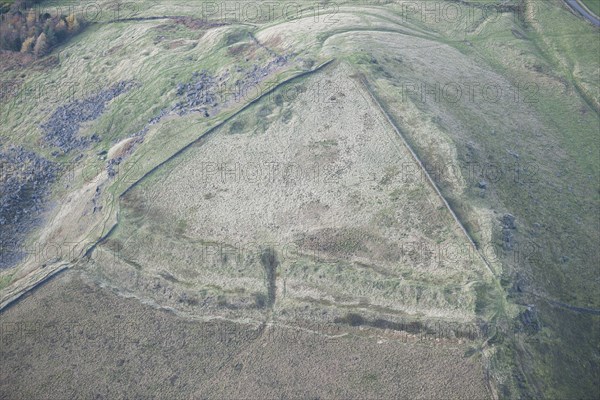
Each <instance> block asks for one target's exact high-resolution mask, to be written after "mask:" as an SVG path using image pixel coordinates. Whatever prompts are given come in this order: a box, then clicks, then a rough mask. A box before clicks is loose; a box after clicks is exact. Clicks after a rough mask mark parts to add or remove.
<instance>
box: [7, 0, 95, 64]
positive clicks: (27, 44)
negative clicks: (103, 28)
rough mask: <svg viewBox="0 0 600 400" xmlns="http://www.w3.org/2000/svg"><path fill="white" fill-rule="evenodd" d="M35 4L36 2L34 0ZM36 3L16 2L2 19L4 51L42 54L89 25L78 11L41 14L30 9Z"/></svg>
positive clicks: (21, 0) (20, 0) (22, 0)
mask: <svg viewBox="0 0 600 400" xmlns="http://www.w3.org/2000/svg"><path fill="white" fill-rule="evenodd" d="M34 3H35V2H34ZM31 4H32V2H25V1H24V0H18V1H15V2H14V3H13V4H12V6H11V7H10V8H9V9H8V11H7V12H5V13H2V15H1V18H0V50H9V51H14V52H21V53H30V54H34V55H35V56H36V57H41V56H43V55H44V54H46V53H48V52H49V50H50V49H52V47H54V46H56V45H58V44H60V43H62V42H63V41H65V40H66V39H68V38H69V37H71V36H73V35H75V34H77V33H78V32H79V31H80V30H81V29H82V28H83V25H84V24H85V21H83V20H82V19H80V18H77V17H76V16H75V14H71V15H68V16H64V15H55V16H52V15H50V14H49V13H43V14H42V13H39V12H37V11H36V10H34V9H33V8H28V7H27V6H30V5H31Z"/></svg>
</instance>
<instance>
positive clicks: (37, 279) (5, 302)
mask: <svg viewBox="0 0 600 400" xmlns="http://www.w3.org/2000/svg"><path fill="white" fill-rule="evenodd" d="M334 61H336V59H335V58H333V59H331V60H328V61H325V62H323V63H322V64H320V65H318V66H317V67H315V68H313V69H311V70H309V71H304V72H301V73H299V74H296V75H294V76H291V77H289V78H287V79H285V80H283V81H281V82H279V83H278V84H277V85H274V86H273V87H271V88H270V89H269V90H267V91H265V92H264V93H262V94H261V95H260V96H258V97H256V98H255V99H253V100H251V101H249V102H248V103H246V104H245V105H244V106H243V107H241V108H240V109H239V110H237V111H236V112H234V113H233V114H231V115H230V116H228V117H227V118H225V119H224V120H223V121H221V122H219V123H218V124H216V125H215V126H213V127H211V128H209V129H208V130H207V131H205V132H204V133H203V134H202V135H201V136H199V137H198V138H196V139H195V140H193V141H192V142H190V143H188V144H186V145H185V146H183V147H182V148H180V149H179V150H177V151H176V152H175V153H174V154H172V155H171V156H169V157H168V158H167V159H166V160H164V161H162V162H161V163H159V164H158V165H156V166H155V167H153V168H152V169H150V170H149V171H148V172H146V173H145V174H144V175H143V176H142V177H140V178H139V179H138V180H136V181H135V182H133V183H132V184H131V185H130V186H129V187H128V188H127V189H125V190H124V191H123V192H122V193H121V194H120V195H119V197H118V200H117V201H119V200H121V199H122V198H123V197H124V196H125V195H126V194H127V193H128V192H129V191H130V190H131V189H133V188H134V187H136V186H137V185H138V184H139V183H141V182H142V181H143V180H145V179H146V178H148V176H150V175H151V174H152V173H153V172H155V171H156V170H158V169H159V168H161V167H162V166H164V165H165V164H166V163H168V162H169V161H172V160H173V159H174V158H176V157H177V156H179V155H181V154H182V153H183V152H185V151H186V150H188V149H189V148H191V147H192V146H194V145H197V144H199V143H202V142H204V141H205V140H207V138H209V137H210V136H211V135H212V134H213V133H214V132H216V131H217V130H218V129H219V128H220V127H222V126H223V125H224V124H226V123H227V122H229V121H230V120H232V119H233V118H235V117H236V116H238V115H239V114H240V113H241V112H242V111H244V110H246V109H247V108H248V107H250V106H251V105H253V104H255V103H257V102H258V101H260V100H261V99H263V98H264V97H265V96H268V95H270V94H272V93H273V92H274V91H275V90H277V89H278V88H280V87H281V86H283V85H285V84H287V83H290V82H292V81H294V80H296V79H300V78H303V77H305V76H308V75H311V74H313V73H316V72H318V71H320V70H322V69H324V68H326V67H327V66H329V65H330V64H332V63H333V62H334ZM116 219H117V222H116V223H115V224H114V225H113V226H112V227H111V228H110V229H109V230H108V232H107V233H106V234H105V235H103V236H102V237H100V238H99V239H98V240H97V241H96V242H95V243H94V244H92V245H91V246H90V247H89V248H88V249H87V250H86V251H85V253H84V254H83V256H82V258H89V257H90V256H91V254H92V253H93V251H94V250H95V249H96V247H97V246H98V245H99V244H101V243H102V242H104V241H105V240H106V239H107V238H108V237H109V236H110V235H111V233H113V232H114V230H115V229H116V227H117V226H118V224H119V211H118V210H117V218H116ZM72 266H73V264H72V263H61V264H59V265H58V266H56V267H54V268H51V267H50V266H49V267H48V268H47V269H46V270H45V271H47V272H46V273H39V271H40V270H36V271H34V272H32V273H31V274H29V275H27V276H25V277H23V278H21V279H31V282H28V283H27V285H26V286H25V287H24V288H23V289H21V290H20V291H18V292H16V293H13V292H9V293H8V295H7V296H6V297H5V298H4V299H0V312H2V311H3V310H5V309H6V308H7V307H9V306H10V305H12V304H14V303H15V302H17V301H18V300H19V299H21V298H22V297H23V295H25V294H27V293H29V292H31V291H33V290H34V289H36V288H38V287H39V286H41V285H43V284H44V283H46V282H48V281H49V280H51V279H52V278H53V277H55V276H56V275H58V274H60V273H61V272H63V271H65V270H67V269H69V268H71V267H72ZM34 275H38V276H34ZM19 281H20V280H19Z"/></svg>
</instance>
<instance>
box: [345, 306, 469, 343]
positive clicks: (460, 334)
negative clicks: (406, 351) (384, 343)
mask: <svg viewBox="0 0 600 400" xmlns="http://www.w3.org/2000/svg"><path fill="white" fill-rule="evenodd" d="M333 322H335V323H336V324H346V325H350V326H354V327H356V326H370V327H372V328H378V329H389V330H393V331H398V332H407V333H410V334H427V335H436V336H438V337H448V338H450V337H452V336H453V337H454V338H458V339H461V338H463V339H469V340H474V339H475V338H476V337H477V334H478V332H476V331H475V330H473V329H472V327H471V326H466V325H465V326H464V327H462V328H461V327H452V328H451V329H450V327H448V328H445V327H443V326H442V325H436V328H432V327H430V326H427V325H425V324H424V323H422V322H421V321H402V322H394V321H389V320H387V319H382V318H376V319H368V318H365V317H363V316H362V315H360V314H357V313H347V314H346V315H344V316H343V317H337V318H335V319H334V320H333Z"/></svg>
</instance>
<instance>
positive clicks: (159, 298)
mask: <svg viewBox="0 0 600 400" xmlns="http://www.w3.org/2000/svg"><path fill="white" fill-rule="evenodd" d="M67 4H69V3H68V2H66V1H58V0H57V1H51V2H45V3H44V7H46V6H47V7H49V9H52V8H53V7H58V6H65V5H67ZM319 4H320V5H319V6H318V7H317V8H315V5H306V6H304V7H303V8H300V9H297V10H296V12H294V13H293V15H289V14H284V13H283V10H284V9H283V8H279V7H276V8H275V10H274V13H273V14H267V13H265V12H266V11H265V10H268V9H264V8H263V9H262V13H261V14H260V18H249V15H250V14H248V13H246V12H244V11H243V9H240V11H239V13H238V14H237V15H235V16H232V15H229V17H228V18H223V13H221V11H222V10H219V9H206V8H203V7H202V5H201V3H200V2H168V3H166V2H157V1H140V2H136V3H135V7H133V6H128V7H125V8H123V9H121V8H118V9H117V8H115V5H114V4H113V3H112V2H110V1H108V0H107V1H103V0H102V1H99V2H97V5H98V7H99V9H100V10H101V12H100V13H98V14H97V15H96V16H95V18H93V19H92V21H91V22H92V23H91V25H90V26H89V27H88V28H87V29H86V30H85V31H83V32H82V33H81V34H79V35H77V36H75V37H73V38H72V39H70V40H69V41H68V42H67V43H65V44H63V45H62V46H60V47H59V48H57V49H55V50H54V51H53V52H52V53H51V54H50V55H48V56H46V57H44V58H42V59H40V60H38V61H36V62H34V63H33V64H31V65H29V66H27V67H25V68H14V67H10V68H7V69H0V70H2V71H3V72H2V81H3V82H10V83H11V86H10V87H11V88H13V89H14V90H15V92H14V93H16V94H15V95H12V96H1V97H0V101H2V104H1V105H2V109H1V112H0V118H1V120H2V127H1V128H0V129H1V130H0V135H1V141H0V145H1V146H8V144H9V143H10V144H11V145H15V146H20V147H22V148H24V149H27V150H30V151H32V152H35V153H36V154H37V155H39V156H40V157H43V158H45V159H47V160H50V161H51V162H52V163H55V164H56V165H59V166H61V169H60V170H61V171H62V173H61V174H60V175H59V176H58V178H57V180H56V183H55V184H53V185H51V186H49V187H50V189H51V192H50V195H49V196H48V199H46V200H47V201H46V203H47V204H48V205H47V207H46V208H45V209H44V212H43V213H41V214H40V215H39V216H38V217H39V218H40V219H39V221H40V222H39V223H38V224H37V225H35V229H33V230H31V233H29V234H28V236H27V240H26V242H25V246H29V247H28V249H34V250H30V251H29V253H30V257H28V258H26V259H25V260H24V261H23V262H21V263H19V264H18V265H16V266H15V267H14V268H12V269H10V270H7V271H3V272H2V273H1V275H0V287H2V292H1V293H2V295H3V298H5V297H6V296H8V295H7V293H9V294H12V293H14V292H15V291H18V288H19V287H21V286H22V287H25V283H24V282H30V281H31V279H33V278H32V276H35V275H36V274H37V273H40V274H43V271H44V268H47V267H48V266H50V267H54V266H56V265H58V264H60V263H65V262H66V263H69V264H70V265H72V266H77V268H80V269H82V270H83V271H84V275H86V276H88V277H89V279H92V280H93V281H95V282H96V283H98V284H101V285H104V286H106V287H110V288H112V290H114V291H115V292H116V293H119V294H121V295H123V296H126V297H132V298H135V299H138V300H140V301H142V302H144V303H146V304H153V305H155V306H157V307H164V308H167V309H170V310H174V312H176V313H177V314H178V315H179V317H181V318H183V319H210V318H215V317H217V318H227V319H230V320H232V321H237V322H244V323H245V322H252V323H257V324H258V323H267V324H273V325H276V326H279V325H281V326H295V327H300V328H306V329H308V328H307V327H308V326H310V325H311V324H320V323H323V324H332V325H334V326H335V325H336V324H337V326H342V327H343V329H349V330H352V329H355V328H353V327H352V326H353V325H356V326H361V329H369V332H371V331H370V330H371V329H373V332H375V333H373V335H374V336H377V335H380V334H383V333H382V332H384V331H385V332H388V333H389V332H390V331H391V332H392V333H393V332H396V333H394V334H400V333H399V332H404V333H406V332H407V330H408V331H410V329H415V330H417V331H425V332H428V331H430V332H437V333H440V332H442V331H443V335H442V336H443V337H444V339H447V340H455V339H456V340H458V338H459V337H461V335H462V334H463V333H464V332H463V331H464V330H465V329H466V328H467V327H469V328H470V327H473V328H475V329H476V331H477V332H478V334H477V335H476V336H477V338H476V339H474V340H470V341H469V346H471V347H472V348H473V350H472V351H471V352H470V354H471V355H473V354H474V357H475V358H477V359H478V360H479V362H480V363H481V364H480V365H482V366H483V367H485V368H486V371H487V374H488V375H487V376H488V381H489V383H490V387H491V389H490V390H491V391H490V393H488V394H490V395H493V394H497V395H498V397H500V398H530V397H533V398H536V397H545V398H589V397H591V395H593V394H594V393H597V392H598V390H600V388H599V387H598V381H597V375H598V373H599V368H600V349H599V348H598V346H597V345H596V343H598V337H599V333H600V332H599V330H600V327H599V325H600V318H599V317H598V314H597V310H598V309H600V300H599V299H600V293H599V289H598V288H599V286H598V284H599V282H598V274H597V270H596V268H594V266H595V265H597V264H598V260H599V253H598V250H597V248H598V246H597V244H598V242H599V241H600V226H599V223H598V221H599V220H600V219H599V215H598V211H599V205H600V157H599V156H600V142H598V140H597V139H598V132H599V130H600V90H599V86H598V74H599V73H600V65H599V63H598V54H600V41H599V40H597V39H598V34H599V33H598V29H597V28H594V27H592V26H591V25H590V24H587V23H585V22H584V21H583V20H582V19H580V18H578V17H576V16H575V15H573V14H572V13H571V12H569V9H568V8H566V6H565V5H564V4H563V3H562V2H561V1H559V0H550V1H545V2H540V1H533V0H523V1H516V0H515V1H508V2H506V1H499V0H498V1H496V0H479V1H465V2H439V3H436V8H435V10H434V11H432V10H431V9H427V7H429V6H430V4H429V3H427V2H411V3H410V4H404V3H398V2H393V1H381V2H368V3H367V4H365V3H364V2H363V3H361V4H357V3H355V2H350V1H348V2H337V3H335V4H334V3H333V2H321V3H319ZM262 6H263V5H261V7H262ZM427 10H429V11H427ZM246 11H247V10H246ZM457 12H458V13H460V14H459V15H460V18H459V17H456V14H455V13H457ZM453 13H454V14H453ZM165 16H169V17H167V18H165ZM329 61H332V62H331V63H328V62H329ZM119 84H121V85H125V86H126V87H127V90H125V91H123V92H122V93H121V92H119V93H118V94H115V95H114V96H108V94H107V95H106V96H108V97H106V98H105V97H102V96H99V95H98V93H103V91H106V90H107V89H110V88H115V87H120V86H118V85H119ZM11 93H12V92H11ZM99 98H102V99H106V101H104V100H102V101H100V100H98V99H99ZM91 103H94V104H93V106H94V107H95V108H94V110H96V111H97V110H100V111H97V112H96V114H93V115H92V113H91V112H90V115H91V116H88V115H85V116H82V115H80V114H78V113H76V112H68V110H78V109H80V108H82V107H83V106H81V105H82V104H91ZM99 103H101V104H99ZM61 107H62V108H61ZM90 107H92V106H90ZM64 110H67V111H64ZM60 118H63V119H65V121H64V122H65V126H77V129H75V132H76V136H75V139H76V140H79V141H78V142H76V143H81V145H78V146H79V147H77V148H75V149H74V150H65V148H67V147H65V148H60V146H59V147H57V146H55V145H53V144H52V143H50V142H49V141H48V139H47V135H48V134H47V130H46V129H45V128H44V125H45V124H48V121H53V120H55V119H60ZM59 131H60V130H59ZM69 143H71V142H69ZM72 143H75V142H72ZM65 146H66V145H65ZM463 228H464V230H463ZM101 239H102V240H101ZM472 244H474V246H475V247H473V246H472ZM50 247H51V248H53V249H54V250H53V251H52V252H47V251H44V249H45V248H50ZM57 247H58V249H59V250H58V251H57V250H56V248H57ZM36 249H37V250H36ZM40 249H41V250H40ZM28 274H32V275H28ZM24 277H27V279H23V278H24ZM40 290H41V289H40ZM15 307H16V309H18V307H19V305H18V303H17V305H16V306H15ZM74 313H75V311H74ZM73 315H75V314H73ZM386 328H387V330H386ZM463 328H464V329H463ZM356 329H358V328H356ZM461 332H462V333H461ZM413 333H414V332H413ZM367 336H368V335H367ZM460 340H462V339H460ZM454 344H455V342H452V343H451V344H450V346H452V345H454ZM461 345H462V343H461ZM242 358H243V357H242ZM225 375H226V374H225ZM370 376H371V375H369V377H368V378H365V379H366V381H365V382H366V383H365V382H363V383H364V384H365V385H366V384H367V383H368V382H371V381H372V380H374V379H375V378H372V377H370ZM288 378H289V377H287V378H286V379H288ZM215 390H216V389H215ZM214 393H224V392H219V391H218V390H216V391H215V392H214ZM336 393H338V394H340V393H343V392H336ZM353 393H354V392H353ZM361 393H362V392H361Z"/></svg>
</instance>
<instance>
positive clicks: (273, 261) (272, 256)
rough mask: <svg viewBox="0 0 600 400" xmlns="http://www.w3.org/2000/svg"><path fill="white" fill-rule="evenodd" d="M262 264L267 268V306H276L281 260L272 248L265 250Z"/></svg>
mask: <svg viewBox="0 0 600 400" xmlns="http://www.w3.org/2000/svg"><path fill="white" fill-rule="evenodd" d="M260 262H261V264H262V265H263V267H264V268H265V273H266V275H267V305H268V306H269V307H272V306H273V304H275V295H276V292H277V285H276V283H277V282H276V281H277V267H278V266H279V260H278V259H277V254H276V253H275V250H274V249H272V248H267V249H264V250H263V252H262V254H261V256H260Z"/></svg>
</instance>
